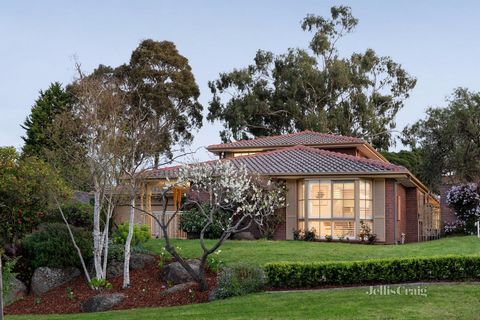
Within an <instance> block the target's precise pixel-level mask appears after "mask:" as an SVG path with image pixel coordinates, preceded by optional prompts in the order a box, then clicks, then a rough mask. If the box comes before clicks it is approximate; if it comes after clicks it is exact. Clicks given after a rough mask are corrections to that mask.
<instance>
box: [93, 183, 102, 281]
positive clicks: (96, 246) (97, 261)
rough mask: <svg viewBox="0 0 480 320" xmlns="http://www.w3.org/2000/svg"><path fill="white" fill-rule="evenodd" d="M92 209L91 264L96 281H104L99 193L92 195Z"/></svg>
mask: <svg viewBox="0 0 480 320" xmlns="http://www.w3.org/2000/svg"><path fill="white" fill-rule="evenodd" d="M94 200H95V203H94V207H93V264H94V267H95V277H96V278H97V279H105V274H104V273H103V269H102V251H103V246H102V243H103V241H102V234H101V232H100V212H101V205H100V192H99V191H97V190H96V191H95V193H94Z"/></svg>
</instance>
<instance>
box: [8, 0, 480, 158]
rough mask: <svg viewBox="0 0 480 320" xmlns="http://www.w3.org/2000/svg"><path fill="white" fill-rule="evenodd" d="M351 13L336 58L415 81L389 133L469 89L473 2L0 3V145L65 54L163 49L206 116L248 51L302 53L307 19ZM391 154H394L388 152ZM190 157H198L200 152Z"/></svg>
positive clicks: (207, 129) (477, 18)
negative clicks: (185, 65) (188, 77)
mask: <svg viewBox="0 0 480 320" xmlns="http://www.w3.org/2000/svg"><path fill="white" fill-rule="evenodd" d="M340 4H345V5H349V6H351V7H352V10H353V14H354V15H355V16H356V17H357V18H358V19H359V20H360V23H359V26H358V27H357V29H356V31H355V32H354V33H353V34H351V35H349V36H347V37H346V38H345V39H343V40H342V43H341V50H342V52H343V53H345V54H350V53H351V52H353V51H356V52H359V51H364V50H365V49H366V48H373V49H374V50H375V51H376V52H377V53H378V54H380V55H388V56H391V57H392V58H393V59H394V60H395V61H397V62H399V63H401V64H402V65H403V66H404V68H405V69H406V70H407V71H408V72H410V73H411V74H412V75H414V76H415V77H417V79H418V83H417V86H416V88H415V89H414V91H413V92H412V95H411V97H410V98H409V99H408V100H407V101H406V103H405V107H404V109H403V110H401V111H400V113H399V114H398V118H397V128H399V129H402V128H403V127H404V126H405V125H407V124H409V123H412V122H414V121H415V120H417V119H419V118H421V117H423V116H424V110H425V108H426V107H427V106H437V105H444V104H445V103H444V100H445V98H446V97H447V96H448V95H449V94H450V93H451V92H452V90H453V89H454V88H455V87H459V86H464V87H468V88H469V89H471V90H474V91H479V90H480V83H479V71H480V59H479V57H480V42H479V41H478V36H479V35H480V13H479V12H480V2H478V1H400V0H397V1H374V0H363V1H341V2H340V1H319V0H317V1H306V0H304V1H302V0H297V1H280V0H276V1H270V0H263V1H258V0H257V1H252V0H242V1H180V0H177V1H85V0H82V1H66V0H64V1H48V0H44V1H33V0H32V1H5V0H4V1H2V4H1V6H0V70H1V71H0V115H1V116H0V130H1V131H0V146H2V145H13V146H15V147H17V148H20V147H21V146H22V140H21V138H20V137H21V136H22V135H23V134H24V131H23V129H21V127H20V124H21V123H23V121H24V119H25V117H26V116H27V115H28V114H29V112H30V108H31V106H32V104H33V102H34V100H35V99H36V97H37V96H38V91H39V90H42V89H46V88H47V87H48V86H49V84H50V83H51V82H54V81H60V82H62V83H64V84H66V83H68V82H70V81H71V80H72V78H73V75H74V70H73V65H74V58H73V57H74V56H76V57H77V58H78V59H79V61H80V62H81V63H82V66H83V67H84V69H86V70H87V71H91V70H92V69H93V68H94V67H95V66H97V65H98V64H101V63H102V64H107V65H112V66H117V65H119V64H121V63H124V62H127V61H128V60H129V57H130V54H131V52H132V50H133V49H134V48H135V47H136V46H137V45H138V43H139V42H140V41H141V40H142V39H146V38H152V39H155V40H170V41H173V42H174V43H175V44H176V45H177V48H178V49H179V51H180V53H181V54H183V55H184V56H186V57H187V58H188V59H189V61H190V64H191V66H192V69H193V72H194V74H195V77H196V80H197V82H198V84H199V86H200V89H201V97H200V100H201V102H202V103H203V104H204V106H205V108H207V103H208V101H209V99H210V92H209V90H208V87H207V82H208V81H209V80H213V79H215V78H216V77H217V75H218V73H219V72H225V71H229V70H232V69H233V68H238V67H243V66H246V65H247V64H249V63H251V61H252V58H253V56H254V54H255V52H256V50H257V49H264V50H270V51H273V52H276V53H281V52H284V51H285V50H286V49H287V48H289V47H305V46H306V45H307V43H308V41H309V38H310V35H309V34H308V33H305V32H303V31H302V30H301V29H300V21H301V19H302V18H303V17H304V16H305V15H306V14H307V13H313V14H320V15H328V13H329V8H330V7H331V6H332V5H340ZM220 128H221V126H220V125H219V124H218V123H217V124H211V123H209V122H205V123H204V127H203V128H202V129H201V130H200V131H199V132H198V133H196V135H195V136H196V137H195V141H194V143H193V146H192V148H193V149H196V148H197V147H200V146H204V145H208V144H212V143H217V142H219V141H220V139H219V135H218V131H219V129H220ZM397 148H398V147H397ZM198 158H200V159H205V158H207V154H206V152H205V151H201V152H200V153H199V155H198Z"/></svg>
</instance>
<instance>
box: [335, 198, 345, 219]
mask: <svg viewBox="0 0 480 320" xmlns="http://www.w3.org/2000/svg"><path fill="white" fill-rule="evenodd" d="M333 216H334V217H343V200H333Z"/></svg>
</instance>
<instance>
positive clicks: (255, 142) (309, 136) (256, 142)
mask: <svg viewBox="0 0 480 320" xmlns="http://www.w3.org/2000/svg"><path fill="white" fill-rule="evenodd" d="M343 143H365V141H364V140H362V139H360V138H355V137H346V136H341V135H335V134H327V133H320V132H314V131H308V130H307V131H302V132H297V133H291V134H284V135H278V136H269V137H262V138H256V139H252V140H239V141H235V142H230V143H223V144H213V145H210V146H208V148H207V149H208V150H211V151H215V150H223V149H236V148H268V147H288V146H296V145H305V146H309V145H324V144H343Z"/></svg>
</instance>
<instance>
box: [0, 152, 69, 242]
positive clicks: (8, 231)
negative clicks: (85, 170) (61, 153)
mask: <svg viewBox="0 0 480 320" xmlns="http://www.w3.org/2000/svg"><path fill="white" fill-rule="evenodd" d="M53 193H56V194H60V195H66V194H67V193H68V189H67V187H66V186H65V184H64V182H63V181H62V179H61V178H60V177H59V176H58V174H57V172H56V171H55V170H53V169H52V168H51V167H50V166H48V165H47V164H46V163H45V162H43V161H42V160H39V159H37V158H34V157H25V158H20V155H19V154H18V153H17V152H16V150H15V149H14V148H13V147H3V148H0V226H1V227H0V242H3V243H7V244H15V243H17V242H18V241H19V240H20V239H21V238H22V237H23V236H24V235H25V234H27V233H29V232H31V231H32V229H33V228H34V227H35V226H37V225H38V223H39V222H40V221H41V218H42V217H43V216H44V215H46V214H47V213H48V212H49V209H50V208H51V195H52V194H53Z"/></svg>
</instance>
